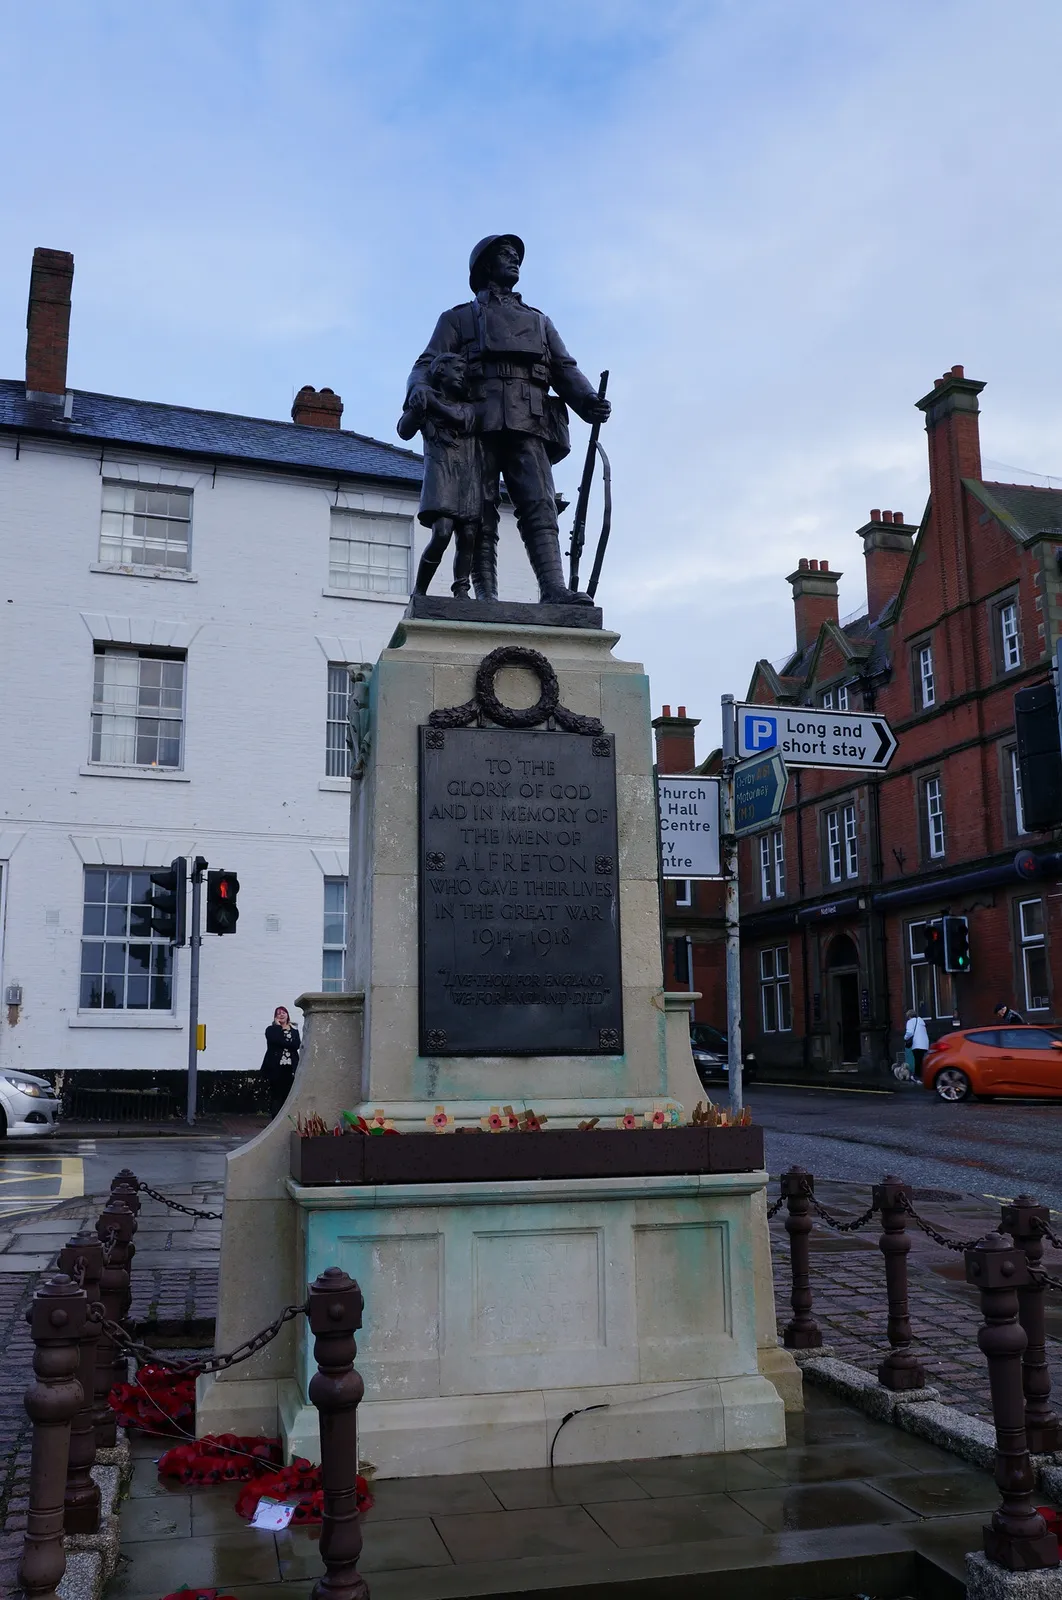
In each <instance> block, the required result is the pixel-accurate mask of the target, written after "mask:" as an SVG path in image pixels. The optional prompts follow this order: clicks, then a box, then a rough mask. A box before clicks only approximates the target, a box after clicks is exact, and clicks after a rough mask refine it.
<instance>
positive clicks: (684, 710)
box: [678, 706, 686, 717]
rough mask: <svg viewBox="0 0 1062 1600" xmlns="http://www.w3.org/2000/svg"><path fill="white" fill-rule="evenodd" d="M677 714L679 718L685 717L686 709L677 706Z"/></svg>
mask: <svg viewBox="0 0 1062 1600" xmlns="http://www.w3.org/2000/svg"><path fill="white" fill-rule="evenodd" d="M678 714H679V716H680V717H684V716H685V715H686V707H685V706H679V708H678Z"/></svg>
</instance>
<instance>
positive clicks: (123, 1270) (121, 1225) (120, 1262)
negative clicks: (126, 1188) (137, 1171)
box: [94, 1199, 136, 1450]
mask: <svg viewBox="0 0 1062 1600" xmlns="http://www.w3.org/2000/svg"><path fill="white" fill-rule="evenodd" d="M135 1223H136V1218H135V1217H134V1216H133V1213H132V1212H131V1211H130V1209H129V1207H128V1206H127V1205H126V1204H125V1201H124V1200H121V1199H117V1200H111V1201H108V1203H107V1206H106V1207H105V1209H104V1210H103V1211H101V1212H100V1218H99V1221H98V1222H97V1224H96V1234H97V1236H98V1237H99V1239H101V1240H102V1241H103V1244H104V1245H106V1243H107V1240H108V1238H109V1237H110V1235H111V1233H112V1232H113V1233H114V1236H115V1237H114V1243H113V1244H112V1246H111V1253H110V1260H108V1261H105V1262H104V1264H103V1273H102V1276H101V1278H100V1298H101V1300H102V1301H103V1314H104V1316H105V1317H106V1318H107V1319H108V1320H109V1321H110V1322H121V1321H122V1319H123V1318H124V1316H125V1314H126V1312H127V1311H128V1309H129V1245H130V1241H131V1240H132V1237H133V1228H134V1225H135ZM128 1376H129V1369H128V1365H127V1362H126V1358H125V1356H124V1355H123V1354H122V1352H121V1350H120V1348H119V1347H118V1346H117V1345H116V1344H115V1342H114V1340H113V1339H111V1338H109V1337H108V1335H107V1334H106V1333H104V1334H101V1336H100V1342H99V1344H98V1346H97V1349H96V1394H95V1413H94V1414H95V1420H96V1447H97V1449H100V1450H106V1449H112V1448H113V1447H114V1445H115V1443H116V1442H117V1437H118V1434H117V1423H116V1422H115V1419H114V1412H113V1411H112V1410H111V1408H110V1406H109V1405H108V1404H107V1396H108V1395H109V1394H110V1392H111V1389H112V1387H113V1386H114V1385H115V1384H116V1383H124V1382H125V1381H126V1379H127V1377H128Z"/></svg>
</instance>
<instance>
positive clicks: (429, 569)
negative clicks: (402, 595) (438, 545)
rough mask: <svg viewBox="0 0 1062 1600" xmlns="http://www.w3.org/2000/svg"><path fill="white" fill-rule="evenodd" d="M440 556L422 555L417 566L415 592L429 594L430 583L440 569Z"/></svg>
mask: <svg viewBox="0 0 1062 1600" xmlns="http://www.w3.org/2000/svg"><path fill="white" fill-rule="evenodd" d="M439 559H440V558H439V557H438V556H429V555H422V556H421V558H420V564H419V565H418V567H417V581H416V583H415V584H414V585H413V593H414V594H427V592H428V585H429V584H430V583H431V580H432V579H433V578H434V576H435V574H436V573H437V572H438V570H439Z"/></svg>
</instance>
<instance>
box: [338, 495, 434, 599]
mask: <svg viewBox="0 0 1062 1600" xmlns="http://www.w3.org/2000/svg"><path fill="white" fill-rule="evenodd" d="M344 519H346V525H347V527H348V528H350V529H351V530H353V529H354V528H355V527H356V526H357V521H356V520H355V519H360V521H361V522H362V523H369V524H373V523H375V524H377V525H379V526H380V529H381V531H383V529H384V525H386V524H399V523H400V524H402V525H403V527H404V529H405V532H406V539H405V542H404V543H401V544H399V543H397V542H395V541H394V540H391V539H369V538H358V537H357V535H356V533H355V532H353V531H350V532H347V533H343V532H340V531H338V530H339V529H341V528H342V527H343V525H344ZM413 523H414V519H413V517H412V516H406V515H404V514H402V513H400V512H396V511H360V510H353V509H351V508H350V507H347V506H333V507H332V508H331V510H330V512H329V524H328V590H329V593H332V594H342V595H351V596H355V597H358V598H361V599H366V600H403V599H406V600H408V598H409V596H410V594H411V593H412V589H413V542H414V537H415V533H414V526H413ZM337 541H338V542H342V543H345V544H346V545H347V547H348V548H347V556H348V559H347V561H346V563H345V564H344V563H339V562H336V561H335V560H334V552H333V545H334V544H335V543H336V542H337ZM356 544H364V545H365V546H366V547H367V548H368V549H371V548H373V547H374V546H375V547H379V548H382V549H386V550H388V551H393V550H398V549H401V550H403V551H404V553H405V570H404V573H403V575H402V581H401V584H400V583H399V582H398V574H397V571H396V572H395V573H394V574H392V571H391V567H390V565H389V564H387V565H385V566H384V567H383V568H382V569H380V570H381V571H382V572H383V573H385V574H386V578H387V581H386V582H385V583H380V584H374V583H373V582H372V578H373V572H374V569H373V566H372V561H371V559H368V560H367V563H366V566H365V569H364V575H365V578H366V580H367V581H366V582H364V583H354V582H351V581H349V580H350V579H351V577H352V576H353V575H354V574H355V573H356V572H359V571H360V570H361V569H360V568H358V567H355V566H354V565H353V564H352V562H351V561H350V559H349V557H350V555H351V552H352V547H353V546H354V545H356ZM344 574H345V575H346V580H347V581H344Z"/></svg>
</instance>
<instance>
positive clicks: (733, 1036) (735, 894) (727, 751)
mask: <svg viewBox="0 0 1062 1600" xmlns="http://www.w3.org/2000/svg"><path fill="white" fill-rule="evenodd" d="M722 709H723V778H722V783H721V784H720V798H721V800H722V808H721V809H722V814H723V815H722V823H723V825H722V839H721V840H720V843H721V844H722V847H723V863H722V865H723V876H724V878H725V880H726V1038H727V1068H728V1076H729V1080H730V1114H731V1116H732V1117H736V1116H737V1115H738V1114H739V1112H740V1111H741V1109H742V1106H743V1103H744V1102H743V1097H742V1092H741V920H740V919H741V902H740V895H739V884H738V849H737V837H736V835H735V832H734V829H735V825H736V824H735V818H734V768H735V767H736V766H737V764H738V763H737V712H736V710H735V705H734V696H733V695H732V694H725V695H724V696H723V703H722Z"/></svg>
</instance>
